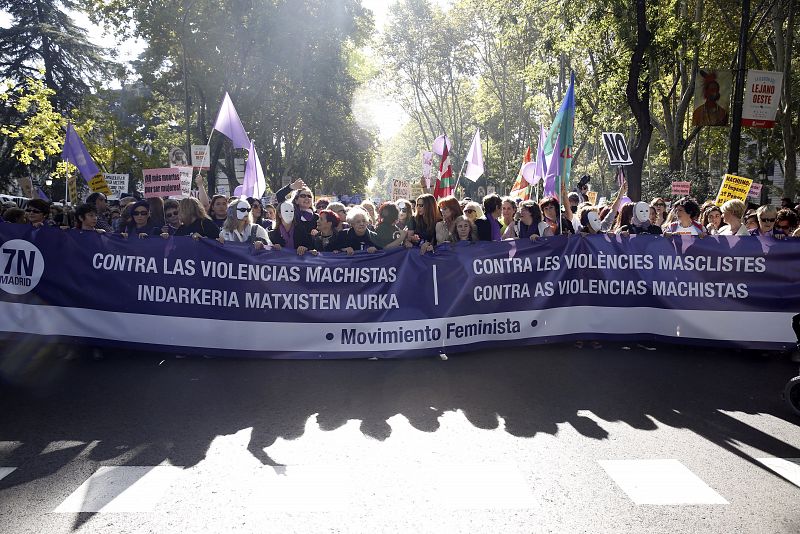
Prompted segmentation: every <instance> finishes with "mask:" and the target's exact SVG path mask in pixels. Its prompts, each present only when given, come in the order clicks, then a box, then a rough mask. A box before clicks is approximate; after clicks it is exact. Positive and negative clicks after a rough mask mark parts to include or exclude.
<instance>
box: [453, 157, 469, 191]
mask: <svg viewBox="0 0 800 534" xmlns="http://www.w3.org/2000/svg"><path fill="white" fill-rule="evenodd" d="M466 164H467V158H464V161H463V163H461V169H460V170H459V171H458V177H457V178H456V185H455V187H453V196H455V195H456V191H457V190H458V182H459V181H460V180H461V173H463V172H464V165H466Z"/></svg>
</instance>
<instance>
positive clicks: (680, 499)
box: [599, 459, 728, 505]
mask: <svg viewBox="0 0 800 534" xmlns="http://www.w3.org/2000/svg"><path fill="white" fill-rule="evenodd" d="M599 463H600V465H601V466H602V467H603V469H605V470H606V473H608V475H609V476H610V477H611V478H612V479H613V480H614V482H616V484H617V485H618V486H619V487H620V488H621V489H622V490H623V491H624V492H625V493H626V494H627V495H628V497H630V499H631V500H632V501H633V502H634V503H636V504H660V505H674V504H728V501H726V500H725V499H724V498H723V497H722V496H721V495H720V494H719V493H717V492H716V491H714V490H713V489H712V488H711V487H709V486H708V485H707V484H706V483H705V482H703V481H702V480H701V479H700V478H699V477H697V475H695V474H694V473H692V472H691V471H690V470H689V468H687V467H686V466H685V465H683V464H682V463H680V462H679V461H678V460H673V459H657V460H599Z"/></svg>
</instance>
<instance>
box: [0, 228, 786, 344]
mask: <svg viewBox="0 0 800 534" xmlns="http://www.w3.org/2000/svg"><path fill="white" fill-rule="evenodd" d="M0 243H2V246H0V308H2V317H3V319H2V322H0V331H2V332H5V333H7V336H6V337H14V336H16V335H19V334H33V335H37V336H48V337H49V338H51V339H63V338H81V339H86V340H91V341H94V342H100V343H110V344H120V345H122V346H126V347H130V346H132V345H133V344H136V345H142V346H146V347H145V348H156V349H164V350H175V351H197V352H203V353H214V354H220V355H238V356H246V357H285V358H309V357H313V358H320V357H322V358H348V357H366V356H375V355H378V356H382V357H400V356H409V355H424V354H436V353H438V352H458V351H465V350H473V349H476V348H479V347H482V346H483V347H486V346H502V345H523V344H537V343H548V342H559V341H569V340H579V339H595V338H600V339H619V340H641V341H645V340H663V341H677V342H681V343H697V344H713V345H716V346H739V347H752V348H757V347H760V348H788V347H790V346H792V345H793V344H794V341H795V340H794V335H793V333H792V330H791V326H790V325H791V317H792V315H793V314H795V313H798V312H800V241H798V240H786V241H776V240H773V239H771V238H763V239H762V238H755V237H743V238H737V237H708V238H706V239H696V238H691V237H675V238H664V237H652V236H632V237H615V236H585V237H581V236H577V237H569V238H567V237H553V238H544V239H539V240H537V241H535V242H531V241H527V240H516V241H504V242H501V243H478V244H473V245H469V244H459V245H453V246H449V245H445V246H442V247H439V248H437V250H436V252H435V253H434V254H426V255H425V256H421V255H420V254H419V250H417V249H412V250H405V249H402V250H393V251H388V252H379V253H376V254H367V253H366V252H361V253H357V254H356V255H354V256H346V255H343V254H321V255H320V256H317V257H314V256H311V255H308V254H307V255H305V256H304V257H298V256H297V255H295V254H294V253H292V252H290V251H254V250H253V249H252V247H249V246H247V245H243V244H234V243H226V244H224V245H223V244H220V243H218V242H216V241H211V240H200V241H194V240H192V239H190V238H170V239H168V240H163V239H161V238H148V239H144V240H140V239H127V240H126V239H122V238H121V237H118V236H105V235H98V234H96V233H81V232H79V231H74V230H70V231H67V232H64V231H61V230H58V229H51V228H42V229H39V230H33V229H31V228H30V227H28V226H24V225H12V224H2V225H0Z"/></svg>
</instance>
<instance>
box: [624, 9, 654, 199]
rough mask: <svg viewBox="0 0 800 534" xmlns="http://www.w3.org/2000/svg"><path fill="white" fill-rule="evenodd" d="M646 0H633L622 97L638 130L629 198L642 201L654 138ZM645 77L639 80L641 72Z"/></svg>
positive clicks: (634, 147)
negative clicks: (633, 16) (647, 158)
mask: <svg viewBox="0 0 800 534" xmlns="http://www.w3.org/2000/svg"><path fill="white" fill-rule="evenodd" d="M646 10H647V1H646V0H636V46H635V47H634V49H633V54H632V56H631V64H630V68H629V69H628V84H627V87H626V89H625V96H626V98H627V100H628V105H629V106H630V108H631V112H632V113H633V116H634V118H635V119H636V125H637V127H638V131H637V132H636V137H635V138H634V142H633V148H632V150H631V157H632V159H633V165H632V166H630V167H629V169H628V196H629V197H630V198H631V199H632V200H634V201H638V200H641V198H642V169H643V168H644V159H645V156H646V155H647V147H648V146H649V145H650V138H651V137H652V135H653V124H652V122H651V121H650V74H649V67H648V63H647V59H646V58H645V53H646V52H647V49H648V48H649V47H650V43H651V42H652V39H653V34H652V33H651V32H650V30H649V29H648V28H647V14H646ZM643 70H644V71H646V72H645V73H644V78H642V75H643V73H642V71H643Z"/></svg>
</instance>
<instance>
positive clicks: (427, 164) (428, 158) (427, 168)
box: [422, 150, 433, 187]
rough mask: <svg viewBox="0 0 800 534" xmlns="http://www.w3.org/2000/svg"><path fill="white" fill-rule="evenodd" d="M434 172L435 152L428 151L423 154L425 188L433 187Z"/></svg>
mask: <svg viewBox="0 0 800 534" xmlns="http://www.w3.org/2000/svg"><path fill="white" fill-rule="evenodd" d="M432 170H433V152H431V151H429V150H426V151H424V152H423V153H422V178H423V179H424V180H425V187H430V186H431V172H432Z"/></svg>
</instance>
